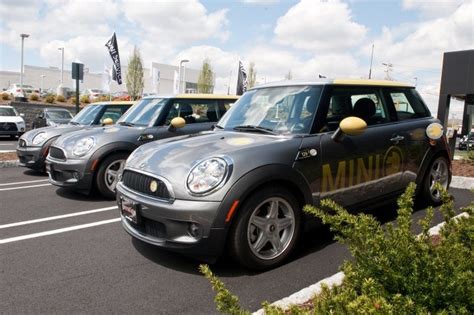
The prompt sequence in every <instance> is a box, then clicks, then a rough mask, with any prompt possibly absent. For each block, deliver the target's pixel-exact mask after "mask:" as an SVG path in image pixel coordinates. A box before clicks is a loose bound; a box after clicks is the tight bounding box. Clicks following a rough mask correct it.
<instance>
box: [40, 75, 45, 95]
mask: <svg viewBox="0 0 474 315" xmlns="http://www.w3.org/2000/svg"><path fill="white" fill-rule="evenodd" d="M45 76H46V75H45V74H42V75H41V93H43V83H44V77H45Z"/></svg>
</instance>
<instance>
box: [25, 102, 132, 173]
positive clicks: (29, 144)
mask: <svg viewBox="0 0 474 315" xmlns="http://www.w3.org/2000/svg"><path fill="white" fill-rule="evenodd" d="M132 105H133V102H127V101H122V102H102V103H94V104H90V105H88V106H86V107H85V108H84V109H82V110H81V111H80V112H79V113H78V114H77V115H76V116H75V117H74V118H73V119H71V120H70V121H69V123H68V124H66V125H60V126H54V127H53V126H51V127H44V128H39V129H34V130H30V131H28V132H26V133H25V134H23V136H22V137H21V138H20V139H19V141H18V145H17V148H16V154H17V155H18V159H19V160H20V165H21V166H25V167H28V168H31V169H34V170H37V171H44V169H45V164H44V162H45V159H46V156H47V155H48V153H49V147H50V146H51V144H52V143H53V142H54V141H55V140H56V139H57V138H58V137H59V136H61V135H64V134H67V133H69V132H73V131H77V130H82V129H86V128H91V127H94V126H101V125H106V124H114V123H115V122H116V121H117V120H118V119H119V118H120V117H121V116H122V115H123V114H124V113H125V112H126V111H127V110H128V109H129V108H130V107H131V106H132Z"/></svg>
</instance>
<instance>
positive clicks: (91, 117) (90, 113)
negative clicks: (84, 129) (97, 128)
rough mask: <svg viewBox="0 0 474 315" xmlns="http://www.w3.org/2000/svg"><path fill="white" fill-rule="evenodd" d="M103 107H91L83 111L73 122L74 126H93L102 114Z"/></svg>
mask: <svg viewBox="0 0 474 315" xmlns="http://www.w3.org/2000/svg"><path fill="white" fill-rule="evenodd" d="M101 109H102V106H100V105H89V106H87V107H86V108H84V109H83V110H81V111H80V112H79V113H78V114H77V115H76V116H75V117H74V118H73V119H72V120H71V123H72V124H76V125H77V124H79V125H90V124H92V123H93V122H94V121H95V119H96V117H97V115H98V114H99V113H100V111H101Z"/></svg>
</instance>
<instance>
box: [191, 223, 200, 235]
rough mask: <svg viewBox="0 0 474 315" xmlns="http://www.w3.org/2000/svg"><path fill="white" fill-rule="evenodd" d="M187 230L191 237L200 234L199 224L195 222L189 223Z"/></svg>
mask: <svg viewBox="0 0 474 315" xmlns="http://www.w3.org/2000/svg"><path fill="white" fill-rule="evenodd" d="M188 230H189V235H191V236H192V237H195V238H199V237H200V236H201V226H200V225H199V224H197V223H190V224H189V228H188Z"/></svg>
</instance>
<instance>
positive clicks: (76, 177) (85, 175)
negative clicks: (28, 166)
mask: <svg viewBox="0 0 474 315" xmlns="http://www.w3.org/2000/svg"><path fill="white" fill-rule="evenodd" d="M45 166H46V172H47V173H48V175H49V182H50V183H51V184H53V185H55V186H59V187H63V188H70V189H74V190H79V191H85V192H90V190H91V188H92V181H93V178H94V174H93V173H92V172H90V170H89V167H88V160H72V159H67V160H57V159H54V158H51V157H50V156H48V157H47V158H46V161H45Z"/></svg>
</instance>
